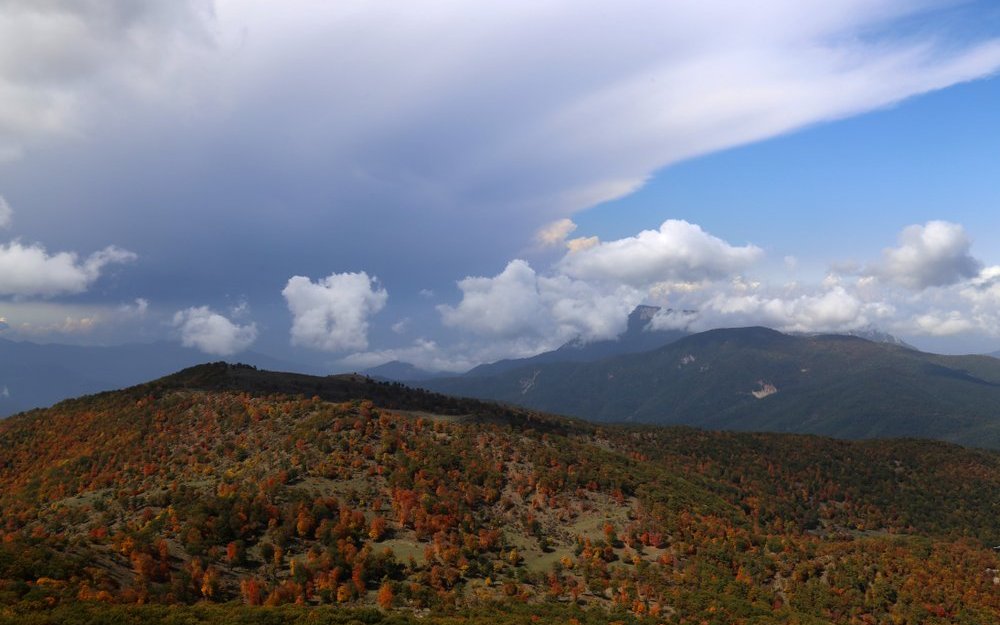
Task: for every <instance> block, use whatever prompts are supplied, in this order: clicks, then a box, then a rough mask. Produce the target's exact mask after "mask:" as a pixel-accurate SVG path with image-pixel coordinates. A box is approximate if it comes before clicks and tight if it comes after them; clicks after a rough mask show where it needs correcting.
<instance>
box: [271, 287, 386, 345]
mask: <svg viewBox="0 0 1000 625" xmlns="http://www.w3.org/2000/svg"><path fill="white" fill-rule="evenodd" d="M281 294H282V295H283V296H284V298H285V301H286V302H287V303H288V310H289V311H290V312H291V313H292V330H291V335H292V344H293V345H301V346H304V347H312V348H315V349H322V350H326V351H343V350H362V349H365V348H366V347H368V318H369V317H370V316H371V315H374V314H375V313H377V312H378V311H380V310H382V308H383V307H384V306H385V303H386V300H388V298H389V294H388V293H387V292H386V291H385V289H382V288H378V280H377V278H369V277H368V274H367V273H365V272H363V271H362V272H358V273H334V274H331V275H329V276H327V277H326V278H323V279H322V280H320V281H319V282H313V281H312V280H310V279H309V278H306V277H304V276H294V277H292V278H291V279H289V280H288V284H287V285H286V286H285V288H284V290H283V291H282V292H281Z"/></svg>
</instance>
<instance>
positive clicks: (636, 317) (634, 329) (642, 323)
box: [414, 306, 690, 379]
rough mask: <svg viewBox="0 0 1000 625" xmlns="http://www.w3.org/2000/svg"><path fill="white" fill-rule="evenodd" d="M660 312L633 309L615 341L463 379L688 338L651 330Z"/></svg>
mask: <svg viewBox="0 0 1000 625" xmlns="http://www.w3.org/2000/svg"><path fill="white" fill-rule="evenodd" d="M660 310H661V309H660V307H659V306H636V308H635V309H634V310H633V311H632V312H631V313H630V314H629V316H628V325H627V326H626V330H625V332H624V333H622V334H621V335H619V336H618V337H617V338H614V339H609V340H604V341H592V342H589V343H588V342H584V341H581V340H580V339H575V340H572V341H570V342H568V343H566V344H564V345H562V346H561V347H559V348H558V349H555V350H553V351H550V352H543V353H541V354H538V355H536V356H531V357H528V358H515V359H506V360H500V361H497V362H493V363H490V364H485V365H479V366H478V367H475V368H473V369H471V370H470V371H468V372H467V373H466V374H465V375H466V376H468V377H489V376H495V375H500V374H502V373H505V372H507V371H513V370H515V369H520V368H522V367H528V366H533V365H541V364H548V363H555V362H592V361H595V360H601V359H603V358H609V357H611V356H618V355H621V354H633V353H636V352H645V351H649V350H651V349H656V348H658V347H662V346H664V345H668V344H670V343H673V342H674V341H676V340H678V339H681V338H683V337H685V336H687V335H688V334H690V333H689V332H687V331H685V330H654V329H652V328H651V327H650V322H651V321H652V319H653V316H654V315H655V314H656V313H657V312H659V311H660ZM684 313H689V311H682V313H681V314H684ZM414 379H415V378H414Z"/></svg>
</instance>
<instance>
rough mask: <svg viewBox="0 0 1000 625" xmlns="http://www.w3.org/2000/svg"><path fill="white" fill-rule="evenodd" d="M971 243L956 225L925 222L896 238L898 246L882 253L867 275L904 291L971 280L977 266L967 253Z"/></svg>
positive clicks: (976, 272) (976, 273)
mask: <svg viewBox="0 0 1000 625" xmlns="http://www.w3.org/2000/svg"><path fill="white" fill-rule="evenodd" d="M971 246H972V242H971V241H970V240H969V237H968V235H966V233H965V228H963V227H962V226H961V225H959V224H954V223H950V222H947V221H929V222H927V223H926V224H924V225H912V226H907V227H906V228H904V229H903V232H902V233H901V234H900V235H899V245H898V246H897V247H893V248H888V249H886V250H885V252H884V253H883V257H882V262H881V264H880V265H877V266H876V267H874V268H872V269H871V270H870V273H871V274H872V275H875V276H878V277H880V278H882V279H884V280H887V281H889V282H892V283H895V284H898V285H901V286H903V287H906V288H908V289H914V290H920V289H926V288H930V287H940V286H947V285H950V284H956V283H958V282H961V281H963V280H967V279H969V278H973V277H975V276H976V275H978V273H979V269H980V267H981V263H980V262H979V261H978V260H976V259H975V258H973V257H972V255H971V254H970V252H969V250H970V248H971Z"/></svg>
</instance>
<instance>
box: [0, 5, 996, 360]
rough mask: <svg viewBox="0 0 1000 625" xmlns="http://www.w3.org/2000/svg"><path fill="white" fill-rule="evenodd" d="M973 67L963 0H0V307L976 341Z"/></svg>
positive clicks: (31, 336) (469, 354) (373, 331)
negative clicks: (638, 319) (873, 333)
mask: <svg viewBox="0 0 1000 625" xmlns="http://www.w3.org/2000/svg"><path fill="white" fill-rule="evenodd" d="M998 71H1000V5H997V4H996V3H995V2H991V1H989V0H986V1H980V2H974V1H960V0H825V1H822V2H820V1H812V0H806V1H803V0H760V1H758V2H754V3H732V2H727V1H724V0H699V1H697V2H694V1H690V2H688V1H680V0H679V1H677V2H670V3H664V2H642V1H636V2H627V3H620V2H619V3H607V2H579V1H574V2H569V1H564V2H561V1H552V2H545V3H538V2H522V1H510V2H502V3H501V2H496V3H491V2H486V3H468V2H449V1H443V0H442V1H434V2H432V1H425V0H417V1H413V2H406V3H398V2H381V1H378V0H374V1H363V2H362V1H358V2H354V1H351V0H345V1H342V2H337V3H329V2H321V1H318V0H317V1H308V0H289V1H287V2H281V3H273V2H262V1H258V2H252V1H249V0H216V1H214V2H213V1H210V0H177V1H176V2H169V3H164V2H154V1H151V0H150V1H143V0H74V1H61V0H31V1H28V0H4V1H2V2H0V338H6V339H10V340H28V341H35V342H51V343H74V344H102V345H107V344H119V343H129V342H150V341H172V342H177V343H180V344H182V345H184V346H186V347H189V348H190V349H192V350H199V351H201V352H203V353H204V354H205V355H206V358H209V357H228V358H233V359H238V355H239V354H240V353H241V352H243V351H246V350H255V351H260V352H264V353H268V354H272V355H276V356H278V357H281V358H285V359H287V360H289V361H293V362H303V363H306V362H308V363H310V364H319V365H322V366H324V367H327V368H329V369H330V370H331V371H339V370H354V369H362V368H365V367H369V366H373V365H377V364H379V363H381V362H385V361H389V360H397V359H398V360H405V361H408V362H412V363H414V364H416V365H418V366H421V367H424V368H427V369H433V370H447V371H462V370H465V369H468V368H470V367H471V366H474V365H476V364H479V363H482V362H490V361H493V360H497V359H500V358H505V357H518V356H526V355H531V354H534V353H538V352H540V351H545V350H548V349H553V348H555V347H557V346H558V345H560V344H562V343H564V342H566V341H569V340H572V339H576V338H581V339H583V340H600V339H606V338H611V337H614V336H616V335H617V334H618V333H620V332H621V331H622V330H624V328H625V323H626V318H627V315H628V313H629V311H630V310H631V309H632V308H633V307H634V306H636V305H637V304H641V303H645V304H653V305H659V306H662V307H663V310H662V311H661V313H660V314H659V315H658V316H657V317H656V318H655V319H654V325H655V326H656V327H662V328H675V327H683V328H686V329H688V330H691V331H698V330H703V329H709V328H714V327H732V326H743V325H757V324H760V325H767V326H770V327H773V328H776V329H779V330H782V331H787V332H846V331H850V330H855V329H861V328H869V327H874V328H878V329H880V330H883V331H887V332H891V333H893V334H895V335H897V336H899V337H901V338H903V339H905V340H907V341H908V342H910V343H912V344H914V345H916V346H918V347H921V348H923V349H928V350H933V351H938V352H942V353H964V352H989V351H994V350H997V349H1000V113H998V111H1000V77H998ZM682 309H683V310H694V311H696V312H695V314H693V315H691V314H684V315H678V314H674V313H672V312H671V311H672V310H682Z"/></svg>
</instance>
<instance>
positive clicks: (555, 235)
mask: <svg viewBox="0 0 1000 625" xmlns="http://www.w3.org/2000/svg"><path fill="white" fill-rule="evenodd" d="M574 230H576V224H575V223H573V220H572V219H566V218H563V219H557V220H556V221H553V222H552V223H550V224H547V225H546V226H544V227H542V228H541V229H540V230H539V231H538V232H537V233H536V234H535V239H536V240H537V241H538V242H539V243H541V244H542V245H544V246H547V247H555V246H559V245H564V244H566V237H568V236H569V235H570V233H572V232H573V231H574Z"/></svg>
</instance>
